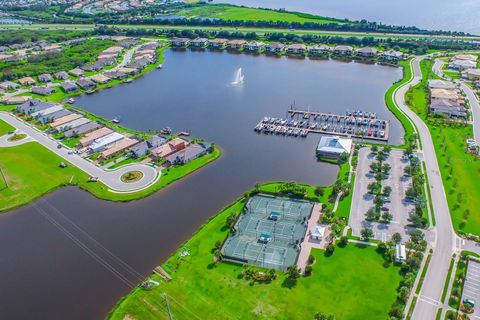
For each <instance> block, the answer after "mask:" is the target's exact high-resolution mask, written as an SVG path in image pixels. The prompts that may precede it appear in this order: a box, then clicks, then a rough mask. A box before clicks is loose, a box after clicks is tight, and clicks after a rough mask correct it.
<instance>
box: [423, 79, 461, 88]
mask: <svg viewBox="0 0 480 320" xmlns="http://www.w3.org/2000/svg"><path fill="white" fill-rule="evenodd" d="M428 87H429V88H430V89H447V90H450V89H455V88H456V87H455V84H454V83H453V82H450V81H445V80H439V79H433V80H428Z"/></svg>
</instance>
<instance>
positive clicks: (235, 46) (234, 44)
mask: <svg viewBox="0 0 480 320" xmlns="http://www.w3.org/2000/svg"><path fill="white" fill-rule="evenodd" d="M245 44H247V41H245V40H240V39H234V40H230V41H228V42H227V48H228V49H232V50H242V49H243V47H244V46H245Z"/></svg>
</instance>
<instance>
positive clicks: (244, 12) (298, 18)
mask: <svg viewBox="0 0 480 320" xmlns="http://www.w3.org/2000/svg"><path fill="white" fill-rule="evenodd" d="M177 14H178V15H180V16H186V17H209V18H217V19H224V20H250V21H282V22H300V23H303V22H312V23H320V24H324V23H341V21H340V20H337V19H331V18H326V17H321V16H315V15H309V14H301V13H296V12H279V11H274V10H265V9H257V8H247V7H237V6H232V5H225V4H209V5H200V6H196V7H193V8H189V9H186V10H182V11H179V12H177Z"/></svg>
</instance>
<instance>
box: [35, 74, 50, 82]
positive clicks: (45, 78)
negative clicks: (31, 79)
mask: <svg viewBox="0 0 480 320" xmlns="http://www.w3.org/2000/svg"><path fill="white" fill-rule="evenodd" d="M38 80H39V81H40V82H52V81H53V78H52V75H51V74H48V73H42V74H41V75H39V76H38Z"/></svg>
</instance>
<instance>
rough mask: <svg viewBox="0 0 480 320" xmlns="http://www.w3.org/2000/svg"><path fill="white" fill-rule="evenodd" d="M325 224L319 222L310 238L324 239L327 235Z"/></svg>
mask: <svg viewBox="0 0 480 320" xmlns="http://www.w3.org/2000/svg"><path fill="white" fill-rule="evenodd" d="M325 230H326V228H325V226H321V225H319V224H317V225H316V226H315V227H314V228H313V230H312V233H311V234H310V238H311V239H312V240H318V241H322V239H323V236H324V235H325Z"/></svg>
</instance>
